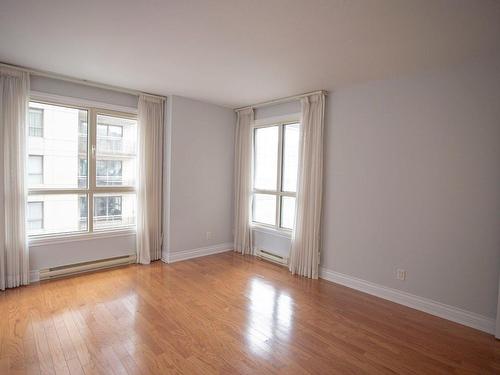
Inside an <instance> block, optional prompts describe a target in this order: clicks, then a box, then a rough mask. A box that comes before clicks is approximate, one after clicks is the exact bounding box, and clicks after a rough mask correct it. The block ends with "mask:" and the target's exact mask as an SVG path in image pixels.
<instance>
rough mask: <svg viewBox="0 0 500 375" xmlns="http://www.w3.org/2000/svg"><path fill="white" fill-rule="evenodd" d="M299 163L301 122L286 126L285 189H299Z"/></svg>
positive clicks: (284, 141)
mask: <svg viewBox="0 0 500 375" xmlns="http://www.w3.org/2000/svg"><path fill="white" fill-rule="evenodd" d="M298 163H299V124H290V125H285V126H284V139H283V191H293V192H295V191H297V168H298Z"/></svg>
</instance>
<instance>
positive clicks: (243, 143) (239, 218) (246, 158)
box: [234, 108, 254, 254]
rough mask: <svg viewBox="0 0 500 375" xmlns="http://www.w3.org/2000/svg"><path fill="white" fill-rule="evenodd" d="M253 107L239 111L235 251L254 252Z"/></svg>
mask: <svg viewBox="0 0 500 375" xmlns="http://www.w3.org/2000/svg"><path fill="white" fill-rule="evenodd" d="M253 120H254V111H253V109H252V108H250V109H245V110H242V111H238V119H237V122H236V132H235V142H234V144H235V149H234V251H236V252H238V253H241V254H252V230H251V227H250V222H251V218H250V213H251V206H252V195H251V183H252V123H253Z"/></svg>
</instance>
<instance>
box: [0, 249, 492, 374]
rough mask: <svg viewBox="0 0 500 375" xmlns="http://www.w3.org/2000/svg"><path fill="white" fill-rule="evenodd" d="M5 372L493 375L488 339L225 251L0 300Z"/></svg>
mask: <svg viewBox="0 0 500 375" xmlns="http://www.w3.org/2000/svg"><path fill="white" fill-rule="evenodd" d="M0 316H2V319H0V374H2V375H3V374H72V375H75V374H77V375H80V374H86V375H89V374H106V375H108V374H120V375H122V374H144V375H147V374H256V373H258V374H450V373H456V374H495V373H500V342H498V341H496V340H495V339H494V338H493V337H492V336H491V335H487V334H485V333H482V332H479V331H476V330H473V329H471V328H468V327H464V326H461V325H459V324H455V323H452V322H449V321H446V320H443V319H440V318H437V317H434V316H431V315H428V314H425V313H422V312H419V311H416V310H412V309H410V308H407V307H405V306H401V305H397V304H395V303H392V302H388V301H385V300H382V299H379V298H376V297H373V296H370V295H367V294H364V293H361V292H358V291H355V290H352V289H349V288H346V287H343V286H340V285H336V284H333V283H330V282H327V281H325V280H308V279H304V278H300V277H295V276H292V275H290V274H289V272H288V271H287V270H286V269H284V268H281V267H279V266H276V265H273V264H270V263H266V262H263V261H260V260H258V259H255V258H252V257H242V256H240V255H237V254H233V253H224V254H219V255H214V256H209V257H204V258H198V259H192V260H189V261H184V262H179V263H174V264H170V265H167V264H164V263H162V262H154V263H152V264H151V265H148V266H139V265H131V266H127V267H123V268H116V269H110V270H106V271H102V272H95V273H91V274H85V275H80V276H75V277H70V278H65V279H59V280H53V281H48V282H41V283H37V284H33V285H30V286H28V287H23V288H18V289H15V290H8V291H6V292H2V293H0Z"/></svg>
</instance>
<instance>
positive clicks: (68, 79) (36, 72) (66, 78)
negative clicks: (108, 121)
mask: <svg viewBox="0 0 500 375" xmlns="http://www.w3.org/2000/svg"><path fill="white" fill-rule="evenodd" d="M0 66H3V67H6V68H11V69H17V70H21V71H23V72H26V73H30V74H33V75H35V76H39V77H47V78H54V79H58V80H61V81H66V82H72V83H77V84H80V85H86V86H92V87H97V88H101V89H106V90H111V91H117V92H123V93H125V94H130V95H137V96H139V95H141V94H142V95H147V96H153V97H155V98H161V99H163V100H165V96H164V95H156V94H150V93H147V92H142V91H139V90H132V89H126V88H124V87H119V86H113V85H107V84H105V83H98V82H94V81H89V80H86V79H80V78H74V77H70V76H66V75H63V74H57V73H52V72H48V71H44V70H37V69H31V68H27V67H24V66H19V65H13V64H7V63H3V62H0Z"/></svg>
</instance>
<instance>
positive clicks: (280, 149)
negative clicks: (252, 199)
mask: <svg viewBox="0 0 500 375" xmlns="http://www.w3.org/2000/svg"><path fill="white" fill-rule="evenodd" d="M278 129H279V131H278V192H279V193H281V191H282V183H283V181H282V180H283V173H282V171H283V124H280V125H278ZM276 199H277V202H276V227H277V228H280V227H281V195H280V194H278V195H277V197H276Z"/></svg>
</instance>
